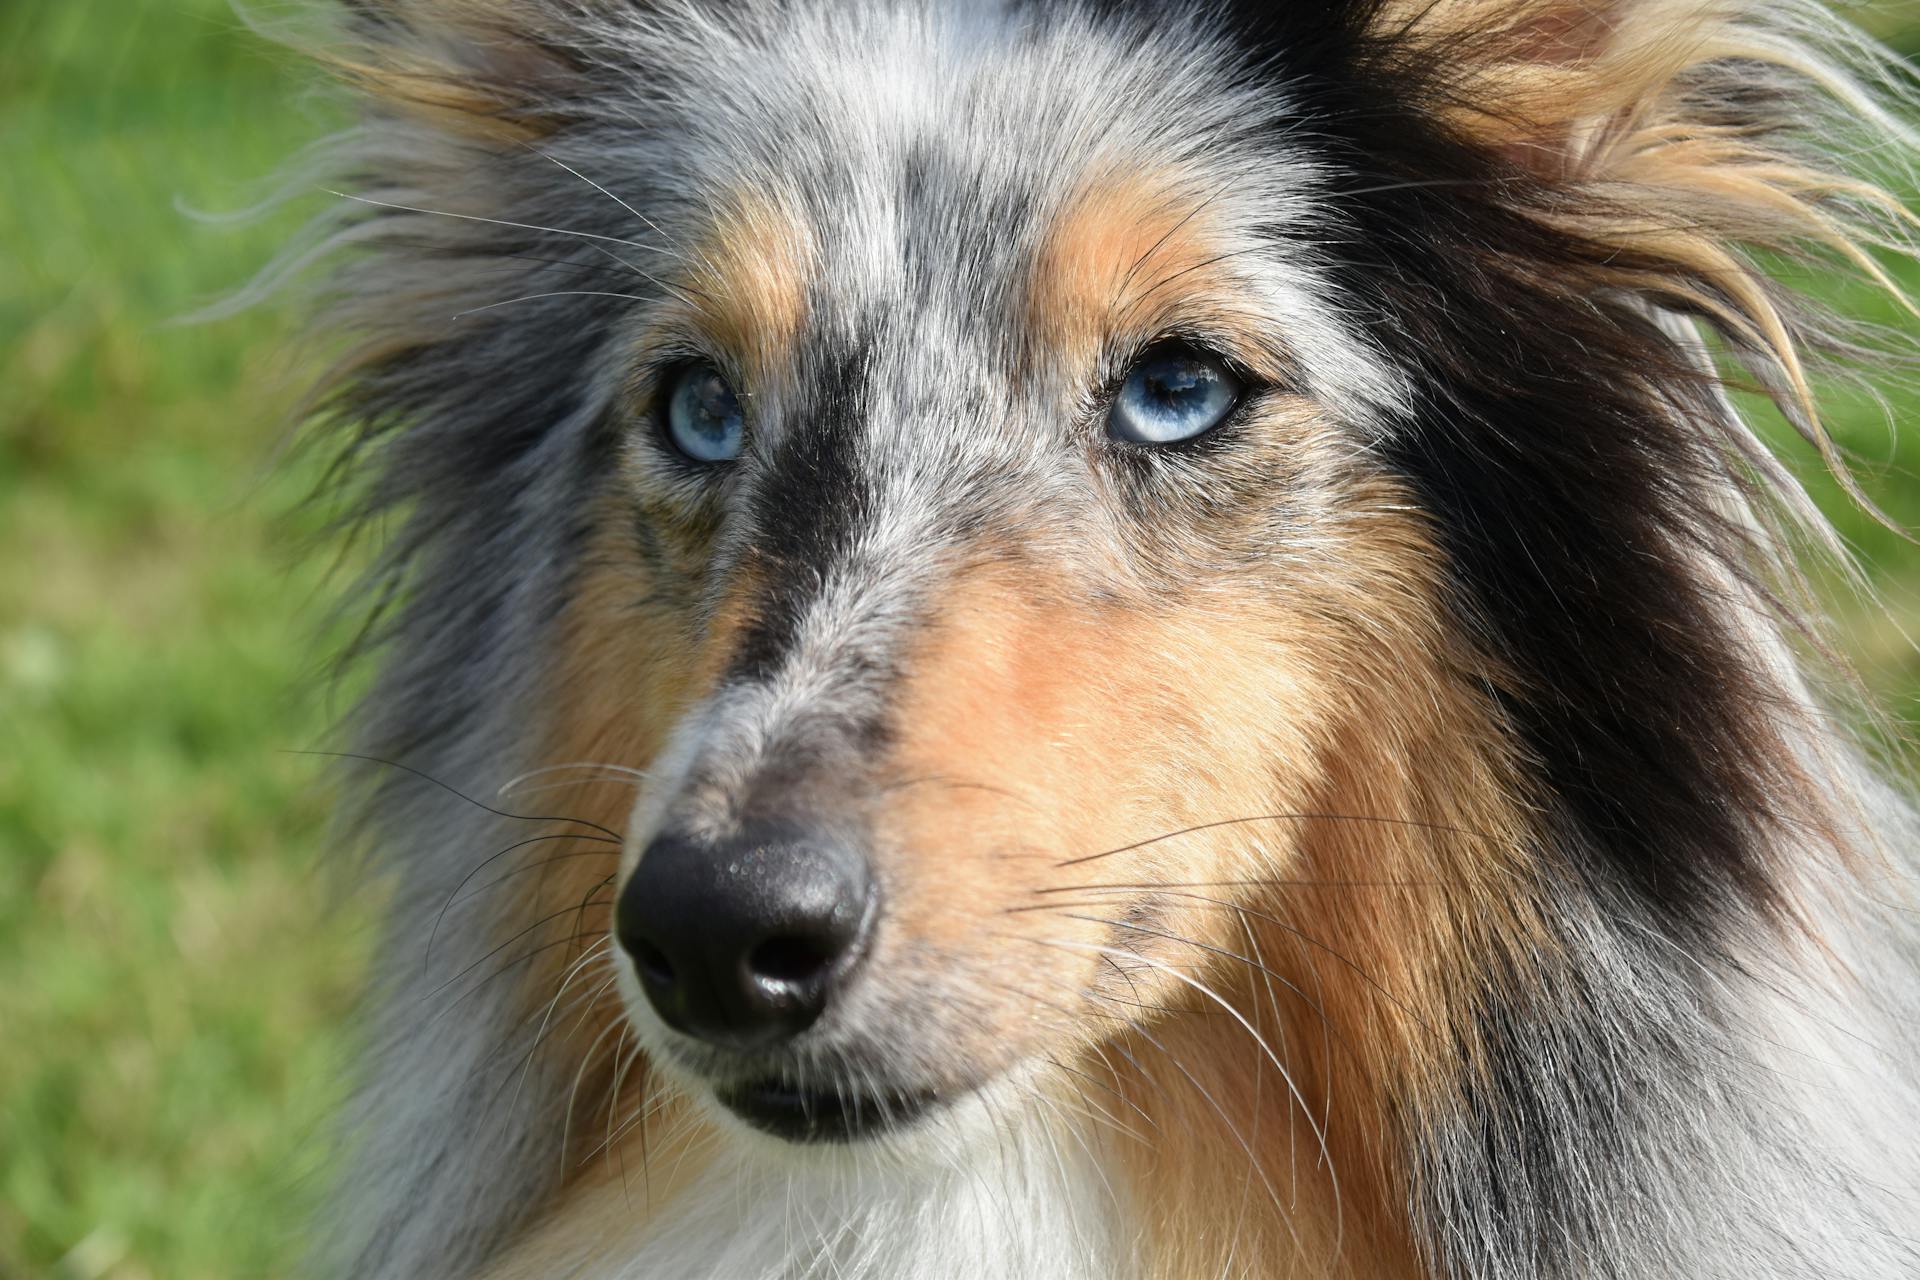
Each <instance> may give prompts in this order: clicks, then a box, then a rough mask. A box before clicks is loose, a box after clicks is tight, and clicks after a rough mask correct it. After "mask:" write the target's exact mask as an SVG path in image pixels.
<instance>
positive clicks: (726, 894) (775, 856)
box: [615, 826, 874, 1049]
mask: <svg viewBox="0 0 1920 1280" xmlns="http://www.w3.org/2000/svg"><path fill="white" fill-rule="evenodd" d="M873 896H874V895H873V876H872V873H871V871H870V870H869V869H868V866H867V860H866V858H865V857H864V856H863V855H862V854H861V852H860V851H859V850H858V849H857V848H855V847H853V846H851V845H849V844H847V843H845V842H842V841H837V840H833V839H830V838H827V837H824V836H821V835H819V834H816V833H810V832H800V831H794V830H789V829H777V828H771V827H766V826H760V827H752V826H750V827H748V828H746V829H745V830H743V831H741V832H740V833H739V834H737V835H733V836H728V837H726V838H724V839H719V840H711V841H709V840H696V839H692V838H689V837H686V836H681V835H663V836H660V837H658V838H657V839H655V840H654V841H653V843H652V844H649V845H648V846H647V848H646V851H645V852H643V853H642V854H641V855H640V861H639V863H638V864H636V866H635V867H634V871H633V875H632V877H631V878H630V879H629V880H628V881H627V886H626V888H625V889H623V890H621V893H620V903H619V907H618V910H617V912H616V924H615V930H616V932H617V933H618V935H619V938H620V945H621V946H622V947H624V948H625V949H626V951H627V954H628V955H630V956H632V957H633V966H634V969H635V971H636V972H637V973H638V974H639V977H640V985H641V987H642V989H643V990H645V991H646V993H647V999H648V1000H649V1001H650V1002H651V1003H652V1004H653V1007H654V1008H655V1009H656V1010H658V1011H659V1014H660V1016H661V1018H663V1019H664V1020H665V1021H666V1023H667V1025H668V1026H670V1027H673V1028H674V1029H675V1030H678V1031H683V1032H685V1033H686V1034H688V1035H691V1036H698V1037H699V1038H701V1039H702V1040H706V1041H710V1042H711V1043H714V1044H720V1045H726V1046H728V1047H730V1048H736V1049H753V1048H765V1047H767V1046H769V1045H772V1044H775V1043H777V1042H779V1041H781V1040H786V1039H788V1038H790V1037H792V1036H796V1035H799V1034H800V1033H801V1032H802V1031H805V1030H806V1029H807V1028H808V1027H810V1026H812V1025H813V1023H814V1022H815V1021H816V1020H817V1019H818V1018H819V1017H820V1014H821V1013H822V1012H823V1011H824V1010H825V1009H826V1007H827V1001H828V1000H829V998H830V997H831V996H832V994H833V992H834V991H835V990H836V989H837V988H839V987H842V986H843V985H844V984H845V983H846V981H847V979H848V976H849V975H850V974H851V973H852V972H853V970H854V968H855V967H856V966H857V964H858V962H859V960H860V957H861V955H862V954H863V953H864V952H865V950H866V941H867V933H868V931H869V929H870V928H871V925H872V916H873V909H872V907H873Z"/></svg>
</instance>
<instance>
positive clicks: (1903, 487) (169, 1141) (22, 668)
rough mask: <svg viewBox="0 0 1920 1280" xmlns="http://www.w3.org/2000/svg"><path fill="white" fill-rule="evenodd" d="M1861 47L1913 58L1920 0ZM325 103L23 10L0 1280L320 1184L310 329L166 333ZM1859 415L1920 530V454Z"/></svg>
mask: <svg viewBox="0 0 1920 1280" xmlns="http://www.w3.org/2000/svg"><path fill="white" fill-rule="evenodd" d="M270 11H277V10H270ZM1872 21H1874V23H1875V24H1876V25H1877V29H1878V30H1879V32H1880V33H1881V34H1882V35H1884V36H1886V37H1887V38H1889V39H1890V40H1892V41H1893V42H1894V43H1895V44H1896V45H1897V46H1899V47H1903V48H1905V49H1907V50H1909V51H1911V50H1914V49H1920V0H1905V2H1904V3H1903V4H1901V5H1899V6H1898V7H1892V6H1889V7H1886V8H1883V9H1881V10H1879V11H1878V16H1877V17H1876V18H1874V19H1873V20H1872ZM311 84H312V80H311V77H310V76H309V75H308V74H307V72H306V71H305V70H304V68H302V66H301V65H300V63H299V61H298V60H297V59H296V58H294V57H292V56H291V55H288V54H286V53H283V52H280V51H277V50H275V49H273V48H272V47H271V46H269V45H267V44H265V43H264V42H262V41H261V40H259V39H257V38H256V37H254V36H252V35H250V34H249V33H247V32H246V31H245V30H244V29H243V28H242V26H241V24H240V23H239V22H238V21H237V20H236V19H235V18H234V17H233V15H232V13H231V11H230V10H229V9H228V7H227V4H226V0H0V1277H8V1278H11V1277H40V1276H51V1277H63V1278H66V1280H79V1278H83V1277H84V1278H92V1277H117V1278H120V1280H137V1278H139V1277H149V1276H151V1277H173V1276H192V1277H202V1276H204V1277H220V1278H225V1277H240V1276H278V1275H284V1274H286V1273H287V1271H288V1270H289V1268H290V1266H291V1262H292V1259H293V1258H294V1257H295V1256H296V1251H297V1231H298V1224H299V1223H300V1220H301V1218H302V1217H303V1215H304V1214H305V1213H306V1212H307V1211H309V1209H310V1208H311V1206H312V1205H313V1203H314V1201H315V1196H316V1194H317V1192H318V1189H319V1186H320V1183H321V1174H322V1169H323V1164H324V1144H323V1141H322V1136H323V1135H324V1133H325V1125H324V1119H325V1116H326V1115H327V1113H328V1111H329V1110H330V1109H331V1108H332V1107H333V1106H334V1105H335V1104H336V1103H337V1101H338V1100H339V1097H340V1095H341V1082H340V1065H341V1062H342V1060H343V1057H344V1052H345V1049H346V1047H347V1046H346V1037H347V1035H348V1032H347V1030H346V1023H347V1015H348V1011H349V1008H350V1005H351V999H352V993H353V992H354V991H355V989H356V988H357V986H358V983H359V980H360V976H361V973H362V971H363V965H364V956H365V953H366V937H367V934H368V928H367V925H368V916H369V912H368V909H367V908H366V907H365V906H364V905H362V904H356V903H353V902H351V901H348V902H345V903H341V902H336V901H335V900H334V895H333V893H332V892H331V890H330V889H329V886H328V882H327V879H326V877H325V876H324V875H323V874H322V870H321V861H322V854H321V849H320V841H321V832H322V826H323V823H324V820H325V817H326V813H327V809H328V802H327V797H326V794H325V791H324V788H323V787H322V785H321V782H320V775H321V773H322V769H321V768H320V764H319V762H318V761H316V760H314V759H312V758H311V757H306V756H300V755H294V754H289V751H290V750H291V749H297V748H302V747H308V746H312V745H314V744H316V743H318V742H320V741H321V740H322V738H323V735H324V729H325V726H326V724H327V721H328V716H329V714H330V713H329V702H330V701H335V700H337V696H338V692H339V691H338V690H331V689H330V686H329V684H328V681H327V678H326V677H325V675H324V674H323V659H324V656H325V649H326V647H327V642H326V640H325V637H324V634H323V629H322V628H321V625H320V624H321V621H322V614H323V610H324V605H325V602H326V600H327V598H328V595H329V593H330V591H331V590H333V589H334V585H335V584H334V582H332V581H330V580H329V579H328V578H327V577H326V574H325V572H324V570H325V557H323V556H318V555H313V554H309V553H308V552H309V550H310V549H309V548H307V547H306V546H305V545H304V544H303V536H304V535H305V534H306V533H309V532H311V530H310V529H309V528H307V527H305V526H308V525H310V524H311V523H312V518H311V517H309V516H305V515H301V514H299V513H298V511H297V510H296V507H297V502H298V499H299V498H300V497H302V496H303V495H304V494H305V493H306V492H307V491H308V489H309V488H310V486H311V483H312V481H313V478H314V477H313V474H312V468H313V463H312V462H311V461H304V460H302V459H300V458H299V457H298V456H294V457H291V458H284V457H279V456H277V454H276V448H275V445H276V441H277V440H278V439H279V438H280V436H281V435H282V433H283V431H284V428H285V423H286V418H287V414H288V411H289V407H290V405H291V403H292V401H293V398H294V396H295V395H296V394H297V390H298V387H299V383H300V373H301V369H300V366H299V363H298V360H297V358H295V357H293V356H291V355H290V352H291V349H292V346H293V344H292V343H291V342H290V338H291V335H292V333H293V323H292V321H293V317H292V316H291V315H290V313H289V310H288V305H287V304H286V303H285V302H281V303H278V304H273V305H268V306H266V307H263V308H259V309H256V310H253V311H250V312H248V313H246V314H244V315H242V316H240V317H238V318H234V319H228V320H223V321H218V322H213V323H208V324H203V325H195V326H181V325H176V324H173V323H172V321H174V320H175V319H177V318H178V317H181V316H184V315H186V314H188V313H189V312H191V311H193V310H194V309H195V308H196V307H199V306H202V305H204V304H206V303H208V302H210V301H213V300H215V299H217V298H218V297H220V296H221V295H222V294H225V293H228V292H231V291H232V290H233V289H235V288H236V287H238V286H239V285H240V284H242V283H243V282H244V281H245V280H246V279H247V278H248V277H249V276H250V275H252V274H253V272H255V271H256V270H257V269H258V268H259V267H261V266H262V265H263V264H264V263H265V262H266V261H267V260H268V258H269V257H270V256H271V255H272V253H273V251H274V249H275V248H276V247H277V246H279V245H281V244H283V243H285V241H286V239H287V237H288V236H289V235H290V234H291V233H292V232H293V231H294V229H295V228H297V227H298V226H299V225H300V223H301V222H302V220H303V219H304V218H306V217H307V216H309V215H311V214H312V213H313V212H314V211H315V210H316V209H317V208H319V207H321V205H320V203H319V202H321V201H323V200H324V199H325V198H326V197H324V196H322V195H320V194H319V193H317V192H310V193H306V194H305V195H302V196H301V197H299V198H297V199H295V200H294V201H292V202H291V203H290V204H288V205H286V206H284V207H282V208H279V209H277V210H275V211H273V212H270V213H267V214H265V215H264V216H262V217H260V218H258V219H257V220H254V221H251V222H245V223H241V224H238V225H227V226H208V225H203V224H200V223H196V222H195V221H193V220H190V219H188V218H186V217H184V216H182V215H181V214H180V213H179V212H178V211H177V206H180V205H184V206H187V207H193V208H202V209H215V210H217V209H232V208H236V207H239V206H243V205H246V204H249V203H251V202H252V201H253V200H255V199H256V198H257V197H258V196H260V195H261V194H262V193H263V192H264V191H266V190H268V189H269V188H268V187H267V186H266V185H264V180H265V179H267V178H268V177H269V176H270V175H271V174H272V173H273V172H274V170H275V169H276V167H277V166H278V165H279V164H280V163H281V162H282V161H283V160H284V159H285V158H286V157H287V156H288V155H289V154H290V153H291V152H293V151H294V150H295V149H296V148H297V147H298V146H300V145H301V144H302V143H304V142H307V141H309V140H311V139H313V138H315V137H317V136H319V135H321V134H323V133H325V132H326V131H327V130H328V129H329V127H330V126H331V125H333V124H335V123H337V122H338V119H339V116H338V113H337V110H336V109H335V108H334V107H332V106H330V105H329V104H328V103H327V101H326V99H325V98H324V97H316V96H314V95H312V94H310V93H308V92H307V91H306V89H307V87H308V86H310V85H311ZM1906 280H1907V283H1908V284H1909V286H1910V287H1914V288H1916V289H1920V273H1916V272H1913V271H1907V272H1906ZM1827 287H1829V288H1833V287H1835V286H1831V285H1829V286H1827ZM1860 298H1861V299H1863V300H1864V302H1863V304H1862V305H1865V306H1867V307H1869V308H1872V309H1874V311H1875V314H1877V315H1879V316H1881V317H1882V318H1883V319H1884V320H1886V321H1887V322H1888V323H1891V324H1911V323H1912V322H1911V321H1910V320H1905V319H1903V318H1902V317H1901V316H1900V315H1899V314H1897V313H1895V312H1894V311H1892V309H1891V308H1889V307H1887V306H1885V304H1883V303H1881V302H1879V301H1877V300H1874V299H1871V298H1867V297H1866V294H1865V292H1864V291H1862V292H1861V294H1860ZM1838 403H1839V405H1840V411H1839V413H1838V414H1837V417H1836V424H1837V426H1838V429H1839V434H1840V435H1841V436H1842V438H1843V439H1844V441H1845V442H1846V443H1847V445H1848V446H1849V447H1850V448H1851V449H1852V450H1853V451H1854V453H1855V455H1856V457H1857V459H1858V461H1859V465H1860V468H1861V472H1862V475H1863V479H1864V480H1865V482H1866V484H1867V487H1868V489H1869V490H1870V491H1871V492H1872V493H1873V494H1874V495H1875V497H1876V498H1877V499H1878V500H1879V501H1880V502H1881V503H1882V504H1883V505H1884V506H1885V508H1886V509H1887V510H1888V511H1889V512H1890V513H1891V514H1892V515H1893V516H1894V517H1895V518H1896V519H1897V520H1898V521H1899V522H1900V523H1902V524H1903V525H1905V526H1907V527H1912V528H1920V479H1916V477H1915V474H1914V471H1913V469H1912V468H1913V465H1914V463H1915V462H1916V461H1920V439H1917V438H1916V436H1920V433H1915V432H1911V431H1909V432H1908V434H1907V436H1906V438H1904V439H1899V440H1896V438H1895V435H1894V433H1893V432H1892V431H1891V430H1890V428H1889V420H1888V415H1887V413H1886V412H1885V411H1884V410H1882V409H1881V408H1880V407H1878V406H1876V405H1874V404H1873V403H1872V402H1871V401H1870V400H1868V399H1867V398H1865V397H1862V396H1857V395H1855V396H1846V397H1843V398H1842V399H1841V400H1840V401H1839V402H1838ZM1893 409H1894V416H1895V417H1896V418H1897V417H1900V416H1905V417H1908V418H1910V419H1911V418H1913V417H1915V412H1914V411H1915V410H1920V399H1915V398H1909V399H1907V400H1904V401H1903V400H1901V399H1896V400H1895V401H1894V403H1893ZM1791 451H1792V453H1793V456H1794V457H1795V458H1796V460H1797V461H1798V463H1799V464H1800V465H1801V468H1802V470H1803V473H1805V474H1808V475H1810V476H1812V485H1813V487H1814V489H1815V491H1816V493H1817V494H1818V496H1819V498H1820V500H1821V501H1822V503H1823V505H1825V506H1826V508H1827V509H1828V510H1829V511H1830V512H1831V513H1832V514H1833V515H1834V517H1835V519H1836V520H1837V521H1838V522H1839V524H1840V527H1841V528H1842V530H1843V531H1844V532H1845V534H1846V535H1847V537H1848V538H1849V539H1850V540H1852V541H1853V542H1854V544H1855V545H1856V547H1857V548H1858V549H1859V551H1860V553H1861V554H1862V556H1863V557H1864V558H1865V560H1866V561H1867V563H1868V564H1869V566H1870V567H1871V571H1872V574H1873V576H1874V579H1875V581H1876V582H1877V583H1878V584H1879V585H1880V586H1881V587H1882V589H1883V590H1884V592H1885V594H1886V597H1887V599H1888V600H1890V601H1891V603H1892V608H1891V609H1890V610H1889V611H1887V613H1886V614H1881V613H1879V612H1877V611H1874V610H1869V609H1866V608H1863V607H1860V606H1859V605H1858V604H1849V603H1847V602H1845V601H1844V600H1843V601H1842V603H1841V604H1840V606H1839V607H1840V608H1841V609H1842V610H1843V618H1844V622H1845V634H1846V636H1847V639H1848V643H1849V646H1850V648H1851V650H1852V652H1853V653H1854V655H1855V656H1856V658H1857V659H1858V660H1859V662H1860V663H1861V665H1862V667H1863V669H1864V670H1865V672H1866V675H1867V677H1868V679H1869V681H1870V682H1871V683H1872V684H1873V685H1874V686H1875V688H1876V689H1878V690H1879V691H1880V692H1881V693H1882V694H1883V696H1884V697H1885V699H1886V700H1887V703H1888V706H1889V709H1890V710H1892V711H1893V712H1894V713H1895V714H1896V715H1897V716H1899V717H1901V718H1902V719H1912V718H1913V717H1912V714H1911V708H1912V706H1913V699H1914V695H1915V694H1916V693H1917V692H1920V661H1916V658H1915V655H1914V651H1913V648H1912V646H1911V645H1910V644H1909V643H1908V642H1907V641H1906V640H1905V639H1904V635H1903V633H1904V632H1910V631H1912V630H1913V628H1914V627H1915V626H1916V625H1920V604H1917V603H1916V602H1920V552H1916V550H1915V549H1914V548H1913V547H1912V546H1910V545H1907V544H1905V543H1903V542H1902V541H1901V540H1900V539H1899V538H1897V537H1896V536H1894V535H1893V534H1891V533H1889V532H1888V531H1886V530H1885V529H1882V528H1879V527H1877V526H1875V525H1873V524H1872V523H1871V522H1869V521H1867V520H1866V519H1864V518H1862V517H1861V516H1860V515H1859V514H1858V513H1857V512H1855V511H1853V510H1852V509H1850V508H1849V507H1848V506H1847V505H1846V504H1845V503H1844V502H1843V501H1841V500H1839V499H1838V498H1837V496H1836V495H1835V493H1834V491H1833V486H1832V485H1831V484H1829V483H1826V482H1824V481H1822V480H1821V479H1820V478H1819V476H1818V475H1817V474H1816V472H1815V469H1814V468H1811V467H1809V466H1807V465H1806V462H1807V459H1806V457H1805V450H1803V449H1798V448H1794V449H1792V450H1791Z"/></svg>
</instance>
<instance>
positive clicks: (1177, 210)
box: [1025, 171, 1286, 381]
mask: <svg viewBox="0 0 1920 1280" xmlns="http://www.w3.org/2000/svg"><path fill="white" fill-rule="evenodd" d="M1242 247H1244V245H1242V244H1241V243H1240V242H1239V241H1237V240H1236V239H1235V238H1234V237H1233V236H1231V235H1230V234H1228V232H1227V230H1226V229H1225V228H1224V227H1223V226H1222V224H1221V218H1220V216H1219V214H1218V212H1217V211H1216V210H1215V209H1214V208H1213V207H1212V206H1211V205H1209V204H1208V202H1207V201H1206V199H1205V197H1204V196H1202V195H1201V194H1199V193H1198V192H1197V191H1195V190H1194V189H1193V187H1192V184H1191V183H1189V182H1187V181H1185V180H1184V179H1183V178H1182V177H1181V176H1180V175H1178V174H1174V173H1167V172H1146V173H1137V174H1124V175H1123V174H1115V173H1112V172H1110V171H1109V172H1107V173H1104V174H1103V175H1102V176H1100V177H1098V178H1094V179H1090V180H1089V181H1087V182H1086V183H1085V184H1083V185H1082V187H1081V188H1080V190H1079V191H1078V192H1077V193H1075V194H1074V195H1073V196H1072V197H1071V198H1070V199H1069V200H1068V201H1067V202H1066V203H1065V205H1064V206H1063V207H1062V208H1061V210H1060V211H1059V212H1058V213H1057V214H1056V215H1055V217H1054V219H1053V222H1052V225H1051V226H1050V227H1049V228H1048V229H1047V232H1046V236H1045V239H1044V240H1043V241H1042V244H1041V248H1040V251H1039V253H1038V254H1037V255H1036V257H1035V259H1034V263H1033V268H1032V274H1031V277H1030V279H1029V283H1028V288H1027V294H1026V307H1025V313H1026V314H1025V322H1026V326H1027V335H1026V336H1027V341H1028V345H1029V348H1030V350H1031V351H1032V352H1033V362H1034V363H1036V364H1039V365H1046V364H1051V363H1057V364H1058V365H1059V366H1061V367H1063V368H1069V369H1074V370H1076V371H1078V372H1080V373H1082V374H1084V371H1085V370H1089V369H1094V368H1097V367H1099V365H1100V362H1101V357H1102V354H1103V352H1105V351H1108V350H1109V349H1111V348H1115V347H1118V348H1121V349H1123V350H1125V349H1137V348H1139V347H1142V346H1144V345H1145V344H1147V343H1148V342H1150V341H1152V340H1153V339H1155V338H1158V337H1161V336H1164V335H1165V334H1166V333H1167V332H1169V331H1170V330H1172V329H1174V328H1185V329H1197V330H1201V331H1204V332H1211V333H1218V334H1222V335H1227V336H1231V337H1232V338H1234V339H1235V340H1234V341H1233V342H1232V343H1231V344H1230V345H1231V347H1232V351H1231V354H1232V355H1233V356H1234V357H1235V358H1236V359H1238V360H1241V361H1243V362H1245V363H1246V364H1247V365H1248V366H1249V367H1250V368H1251V370H1252V371H1253V372H1254V373H1256V374H1258V375H1260V376H1261V377H1263V378H1270V379H1272V380H1275V381H1280V380H1282V379H1283V378H1284V377H1285V372H1286V371H1285V370H1283V369H1280V368H1278V367H1276V362H1275V361H1273V360H1270V359H1266V358H1264V356H1265V353H1267V352H1269V351H1270V350H1271V348H1272V346H1273V342H1274V338H1273V334H1272V333H1271V332H1270V329H1271V326H1270V325H1268V324H1266V323H1264V322H1263V321H1262V319H1261V317H1260V316H1259V315H1258V313H1257V311H1256V310H1255V309H1254V308H1253V306H1252V305H1251V300H1250V299H1248V298H1247V297H1246V296H1245V290H1244V288H1243V287H1240V286H1238V284H1237V281H1236V277H1235V275H1234V272H1233V268H1232V263H1233V261H1234V258H1235V257H1236V256H1237V251H1238V250H1239V249H1240V248H1242Z"/></svg>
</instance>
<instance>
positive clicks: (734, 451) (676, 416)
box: [667, 361, 747, 462]
mask: <svg viewBox="0 0 1920 1280" xmlns="http://www.w3.org/2000/svg"><path fill="white" fill-rule="evenodd" d="M746 434H747V419H746V415H745V414H743V413H742V412H741V410H740V400H739V398H738V397H737V396H735V395H734V394H733V388H732V387H730V386H728V385H727V380H726V379H725V378H723V377H721V376H720V371H719V370H718V369H716V368H714V367H713V366H712V365H710V364H707V363H705V362H704V361H703V362H698V363H695V364H690V365H687V366H686V367H685V368H683V369H681V370H680V372H679V373H678V374H676V375H675V376H674V380H673V386H672V389H671V390H670V391H669V392H668V393H667V439H669V440H671V441H672V442H673V447H674V448H676V449H678V450H679V451H680V452H681V453H684V454H686V455H687V456H688V457H689V458H692V459H693V460H694V461H695V462H730V461H732V460H733V459H735V458H737V457H739V456H740V449H741V446H742V445H743V443H744V442H745V440H746Z"/></svg>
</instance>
